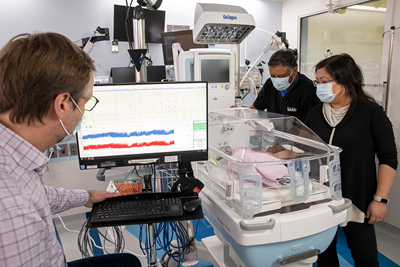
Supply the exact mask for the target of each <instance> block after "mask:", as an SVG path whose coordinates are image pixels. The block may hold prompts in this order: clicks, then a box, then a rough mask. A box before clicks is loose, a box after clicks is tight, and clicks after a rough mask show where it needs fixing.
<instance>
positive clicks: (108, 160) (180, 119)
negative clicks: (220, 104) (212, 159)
mask: <svg viewBox="0 0 400 267" xmlns="http://www.w3.org/2000/svg"><path fill="white" fill-rule="evenodd" d="M93 95H94V96H95V97H96V98H97V99H98V100H99V103H98V104H97V106H96V107H95V108H94V109H93V110H92V111H86V112H85V116H84V119H83V121H82V124H81V130H80V131H78V133H77V140H78V154H79V165H80V169H81V170H85V169H92V168H108V167H119V166H130V165H142V164H153V163H154V164H156V163H157V164H158V163H173V162H190V161H199V160H207V159H208V130H207V115H208V114H207V113H208V110H207V82H168V83H132V84H95V85H94V89H93Z"/></svg>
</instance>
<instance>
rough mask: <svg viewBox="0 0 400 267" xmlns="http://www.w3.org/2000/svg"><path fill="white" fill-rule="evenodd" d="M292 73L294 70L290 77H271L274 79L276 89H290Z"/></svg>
mask: <svg viewBox="0 0 400 267" xmlns="http://www.w3.org/2000/svg"><path fill="white" fill-rule="evenodd" d="M292 73H293V70H292V72H291V73H290V75H289V76H288V77H283V78H274V77H271V81H272V84H273V85H274V87H275V89H276V90H278V91H285V90H286V89H288V88H289V87H290V85H291V83H290V82H289V78H290V76H291V75H292Z"/></svg>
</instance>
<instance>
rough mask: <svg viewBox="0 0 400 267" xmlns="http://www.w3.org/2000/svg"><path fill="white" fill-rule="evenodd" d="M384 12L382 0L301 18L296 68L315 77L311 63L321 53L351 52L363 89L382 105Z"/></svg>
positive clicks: (384, 2) (324, 55) (312, 77)
mask: <svg viewBox="0 0 400 267" xmlns="http://www.w3.org/2000/svg"><path fill="white" fill-rule="evenodd" d="M385 16H386V0H378V1H367V2H365V3H362V4H358V5H353V6H349V7H345V8H342V9H339V10H335V11H334V13H327V12H325V13H321V14H317V15H313V16H309V17H304V18H301V32H300V72H301V73H303V74H304V75H306V76H308V77H309V78H310V79H311V80H314V79H315V65H316V64H317V63H318V62H319V61H320V60H322V59H324V58H325V57H328V56H330V55H336V54H341V53H347V54H349V55H351V56H352V57H353V58H354V60H355V61H356V62H357V63H358V65H359V66H360V67H361V68H362V70H363V73H364V79H365V81H364V82H365V87H364V89H365V90H366V91H367V92H368V93H370V94H371V95H372V96H373V97H374V98H375V99H376V101H377V102H378V103H379V104H381V105H383V103H384V99H385V97H384V92H385V90H384V87H383V85H382V84H379V83H380V68H381V59H382V46H383V38H382V33H383V32H384V26H385Z"/></svg>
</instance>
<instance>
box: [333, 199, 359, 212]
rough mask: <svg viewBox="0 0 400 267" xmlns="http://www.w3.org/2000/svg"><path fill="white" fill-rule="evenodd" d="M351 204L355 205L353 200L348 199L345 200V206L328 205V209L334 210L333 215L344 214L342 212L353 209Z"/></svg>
mask: <svg viewBox="0 0 400 267" xmlns="http://www.w3.org/2000/svg"><path fill="white" fill-rule="evenodd" d="M351 204H353V203H352V202H351V200H350V199H348V198H345V199H344V204H343V205H340V206H331V205H328V207H329V208H331V209H332V211H333V213H339V212H342V211H344V210H347V209H348V208H350V207H351Z"/></svg>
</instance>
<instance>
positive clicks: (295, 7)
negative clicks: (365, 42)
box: [282, 0, 400, 227]
mask: <svg viewBox="0 0 400 267" xmlns="http://www.w3.org/2000/svg"><path fill="white" fill-rule="evenodd" d="M328 2H329V1H328V0H301V1H299V0H285V1H284V2H283V5H282V30H283V31H285V32H286V35H287V38H288V40H289V42H290V43H291V44H294V43H297V44H298V46H299V42H300V32H299V31H300V18H301V17H305V16H310V15H313V14H317V13H321V12H326V11H327V8H326V4H328ZM332 2H333V4H335V5H336V6H335V7H337V8H340V7H344V6H349V5H355V4H358V3H361V2H366V1H356V0H333V1H332ZM399 14H400V3H399V1H398V0H388V1H387V14H386V22H385V31H387V30H389V29H390V27H391V26H395V27H399V26H400V16H399ZM396 35H397V37H395V39H394V40H395V42H394V50H393V51H394V52H393V62H392V72H391V80H390V83H391V86H390V87H391V88H390V92H389V103H388V108H387V110H388V116H389V118H390V120H391V121H392V124H393V130H394V134H395V137H396V143H397V151H398V153H399V152H400V141H399V140H400V114H399V103H400V89H399V88H400V62H399V61H398V60H396V59H398V58H399V56H400V31H397V32H396ZM389 37H390V34H386V36H385V38H384V44H383V52H382V64H381V66H382V67H381V82H383V81H386V80H387V79H386V77H387V65H388V54H389V52H388V51H389ZM389 199H390V203H389V205H388V215H387V217H386V222H387V223H389V224H392V225H394V226H396V227H400V205H398V203H400V172H397V175H396V179H395V182H394V184H393V186H392V189H391V192H390V195H389Z"/></svg>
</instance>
